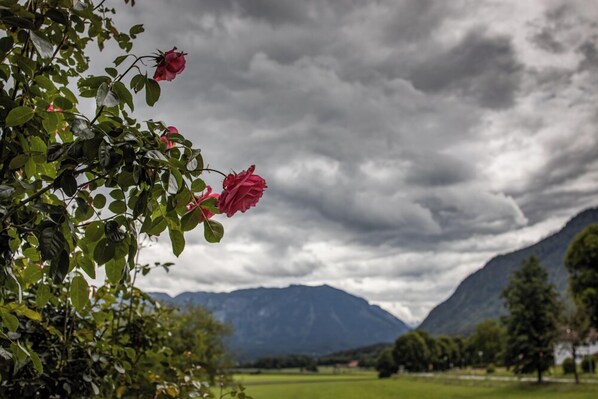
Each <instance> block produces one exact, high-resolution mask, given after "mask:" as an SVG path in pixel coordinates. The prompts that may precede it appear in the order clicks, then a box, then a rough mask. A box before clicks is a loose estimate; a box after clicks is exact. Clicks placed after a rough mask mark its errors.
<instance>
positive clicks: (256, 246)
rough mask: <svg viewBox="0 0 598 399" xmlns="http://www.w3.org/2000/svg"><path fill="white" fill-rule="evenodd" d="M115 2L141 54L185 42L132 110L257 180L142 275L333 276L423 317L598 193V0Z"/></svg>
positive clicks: (413, 317) (223, 284) (398, 310)
mask: <svg viewBox="0 0 598 399" xmlns="http://www.w3.org/2000/svg"><path fill="white" fill-rule="evenodd" d="M112 1H113V3H114V5H115V6H117V8H118V9H120V11H121V15H120V17H119V18H118V20H119V26H120V27H122V28H127V27H128V26H130V25H132V24H137V23H143V24H144V25H145V28H146V32H145V33H144V34H143V35H142V36H141V37H140V40H138V41H137V42H136V44H135V47H134V50H133V51H134V52H135V53H137V54H144V53H149V52H153V51H155V49H161V50H163V51H166V50H169V49H170V48H172V47H173V46H176V47H178V48H179V49H180V50H183V51H185V52H187V53H188V56H187V68H186V69H185V71H184V73H183V74H182V75H180V76H178V77H177V78H176V79H175V80H174V81H172V82H161V86H162V98H161V100H160V102H159V103H158V104H157V105H156V107H154V109H143V108H141V109H140V112H139V115H140V116H144V117H146V118H149V117H151V118H154V119H160V120H163V121H165V122H166V124H168V125H174V126H176V127H177V128H178V129H179V131H180V132H181V133H182V134H184V135H185V136H186V137H188V138H190V139H191V140H192V141H193V142H194V143H195V145H196V146H197V147H200V148H202V150H203V153H204V158H205V160H206V161H207V162H209V164H210V166H212V167H214V168H217V169H220V170H223V171H224V172H229V171H231V170H235V171H241V170H243V169H246V168H247V167H248V166H249V165H251V164H255V165H256V173H257V174H259V175H261V176H263V177H264V178H265V179H266V180H267V182H268V189H267V190H266V192H265V194H264V197H263V198H262V201H261V202H260V204H259V206H258V207H257V208H253V209H251V210H249V211H248V212H247V213H246V214H239V215H236V216H235V217H234V218H232V219H228V218H226V217H225V216H223V215H222V216H217V220H219V221H221V222H222V223H223V224H224V226H225V230H226V232H225V237H224V240H223V242H222V243H221V244H219V245H210V244H207V243H205V242H204V241H203V238H202V233H201V231H200V230H201V229H198V231H197V232H193V233H192V234H191V235H189V236H188V239H187V248H186V250H185V252H184V253H183V255H181V257H180V258H178V259H176V258H175V257H174V256H173V255H171V254H170V252H171V251H170V245H169V243H168V241H167V239H166V238H163V239H162V241H160V242H159V243H158V244H156V245H154V246H153V247H151V248H148V249H145V250H144V253H143V256H142V258H144V259H145V260H147V261H152V262H153V261H154V260H161V261H174V262H176V266H175V267H174V268H173V269H172V270H171V272H170V273H168V274H165V273H161V272H155V273H152V274H150V275H149V276H148V277H147V278H145V279H143V280H142V281H141V282H140V285H141V286H142V288H145V289H147V290H152V291H163V292H168V293H170V294H177V293H180V292H182V291H230V290H234V289H238V288H246V287H256V286H266V287H274V286H276V287H280V286H286V285H289V284H309V285H316V284H323V283H326V284H329V285H332V286H334V287H337V288H340V289H343V290H346V291H348V292H350V293H352V294H356V295H359V296H363V297H364V298H366V299H367V300H369V301H370V302H372V303H377V304H379V305H381V306H382V307H383V308H385V309H386V310H388V311H390V312H392V313H393V314H395V315H397V316H398V317H400V318H401V319H402V320H404V321H406V322H408V323H411V324H414V323H417V322H419V321H421V320H422V319H423V318H425V316H426V315H427V313H428V312H429V311H430V309H431V308H432V307H434V306H435V305H437V304H438V303H439V302H441V301H443V300H444V299H446V298H447V297H448V296H449V295H450V294H451V293H452V292H453V291H454V289H455V288H456V287H457V285H458V284H459V282H460V281H461V280H462V279H463V278H464V277H466V276H467V275H468V274H470V273H472V272H473V271H475V270H477V269H479V268H480V267H482V266H483V265H484V264H485V262H487V261H488V260H489V259H490V258H491V257H493V256H494V255H496V254H498V253H504V252H510V251H512V250H515V249H517V248H520V247H522V246H524V245H527V244H530V243H532V242H535V241H537V240H538V239H540V238H542V237H544V236H546V235H548V234H549V233H550V232H553V231H554V230H556V229H558V228H560V227H561V226H562V224H564V223H565V222H566V221H567V220H568V219H569V218H571V217H572V216H574V215H575V214H576V213H577V212H578V211H580V210H582V209H584V208H586V207H589V206H592V205H596V203H597V202H598V201H596V198H597V196H596V194H597V187H598V186H597V184H596V183H597V182H598V157H597V155H598V134H597V131H596V130H597V117H598V113H597V108H596V107H597V105H596V104H598V94H597V93H598V90H597V87H598V86H597V83H598V74H597V73H596V72H597V71H598V49H597V47H596V46H597V45H598V41H597V40H596V39H597V35H598V27H597V23H596V21H598V1H595V0H579V1H572V0H567V1H549V0H543V1H531V0H525V1H521V0H513V1H504V0H501V1H491V0H487V1H479V0H471V1H454V0H453V1H441V0H438V1H424V0H404V1H399V0H377V1H375V0H371V1H358V0H327V1H326V0H302V1H297V0H285V1H283V0H141V1H137V5H136V6H135V7H134V8H132V9H130V8H125V7H122V4H121V3H122V1H116V0H112ZM149 69H150V70H151V68H149ZM141 101H142V99H141V98H140V99H139V102H141ZM208 180H209V181H210V182H211V183H212V184H213V185H214V186H216V187H218V189H219V186H220V184H221V183H220V180H219V179H218V178H217V177H215V176H212V177H210V178H209V179H208Z"/></svg>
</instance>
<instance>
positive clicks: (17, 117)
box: [5, 106, 35, 127]
mask: <svg viewBox="0 0 598 399" xmlns="http://www.w3.org/2000/svg"><path fill="white" fill-rule="evenodd" d="M34 114H35V111H34V110H32V109H31V108H29V107H24V106H23V107H16V108H13V109H12V110H11V111H10V112H9V113H8V116H7V117H6V124H5V126H6V127H12V126H21V125H24V124H25V123H27V122H29V120H30V119H31V118H33V115H34Z"/></svg>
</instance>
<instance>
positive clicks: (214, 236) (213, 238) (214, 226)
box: [203, 220, 224, 243]
mask: <svg viewBox="0 0 598 399" xmlns="http://www.w3.org/2000/svg"><path fill="white" fill-rule="evenodd" d="M203 235H204V237H205V239H206V241H207V242H210V243H217V242H220V240H222V236H224V227H223V226H222V224H220V223H218V222H216V221H215V220H204V222H203Z"/></svg>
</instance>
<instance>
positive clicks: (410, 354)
mask: <svg viewBox="0 0 598 399" xmlns="http://www.w3.org/2000/svg"><path fill="white" fill-rule="evenodd" d="M392 357H393V359H394V361H395V364H396V365H397V367H400V366H403V367H404V368H405V369H406V370H408V371H427V370H428V365H429V364H430V350H429V349H428V345H427V344H426V340H425V339H424V338H423V337H422V335H421V334H420V332H418V331H410V332H408V333H406V334H403V335H401V336H400V337H399V338H397V340H396V341H395V345H394V348H393V350H392Z"/></svg>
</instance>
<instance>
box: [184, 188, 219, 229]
mask: <svg viewBox="0 0 598 399" xmlns="http://www.w3.org/2000/svg"><path fill="white" fill-rule="evenodd" d="M209 198H216V199H219V198H220V194H218V193H213V192H212V187H210V186H207V187H206V192H205V193H204V194H202V195H200V196H199V197H195V199H194V200H193V202H191V203H190V204H189V205H187V211H192V210H193V209H195V208H197V207H198V206H199V209H201V218H200V219H199V223H201V222H203V221H204V220H205V219H211V218H212V216H214V212H211V211H210V210H208V209H206V208H204V207H202V206H201V203H202V202H203V201H205V200H207V199H209Z"/></svg>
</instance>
